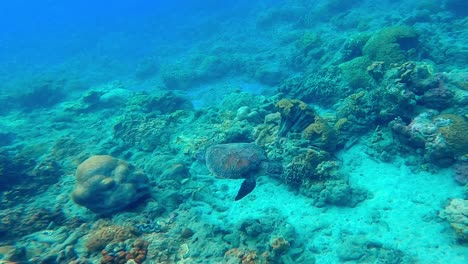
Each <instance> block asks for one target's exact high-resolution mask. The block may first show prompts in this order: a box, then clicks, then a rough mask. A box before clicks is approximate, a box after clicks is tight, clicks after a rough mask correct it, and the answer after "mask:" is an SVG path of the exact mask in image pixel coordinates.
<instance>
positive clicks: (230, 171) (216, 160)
mask: <svg viewBox="0 0 468 264" xmlns="http://www.w3.org/2000/svg"><path fill="white" fill-rule="evenodd" d="M205 162H206V166H207V167H208V170H210V172H211V173H212V174H214V175H215V176H216V177H218V178H224V179H245V180H244V181H243V182H242V185H241V187H240V189H239V191H238V193H237V196H236V198H235V200H236V201H238V200H240V199H242V198H244V197H245V196H246V195H247V194H249V193H251V192H252V191H253V189H254V188H255V186H256V181H255V178H256V176H257V174H258V172H259V171H260V170H266V171H267V172H268V171H271V170H272V168H273V167H275V169H274V170H275V171H278V167H277V165H276V164H275V166H272V163H270V162H268V160H267V157H266V155H265V152H264V151H263V149H262V148H261V147H259V146H257V145H255V144H254V143H227V144H217V145H212V146H210V147H208V148H207V149H206V152H205Z"/></svg>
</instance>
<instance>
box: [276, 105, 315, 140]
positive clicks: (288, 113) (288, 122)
mask: <svg viewBox="0 0 468 264" xmlns="http://www.w3.org/2000/svg"><path fill="white" fill-rule="evenodd" d="M276 108H277V110H278V112H279V113H280V114H281V123H280V129H279V135H280V136H282V137H284V136H286V135H287V134H288V133H301V132H302V131H303V130H304V129H305V128H306V127H307V126H308V125H309V124H311V123H313V122H314V121H315V116H316V113H315V111H314V110H313V109H312V108H311V107H310V106H308V105H307V104H306V103H304V102H302V101H300V100H291V99H281V100H280V101H278V102H277V103H276Z"/></svg>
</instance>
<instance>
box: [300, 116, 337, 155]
mask: <svg viewBox="0 0 468 264" xmlns="http://www.w3.org/2000/svg"><path fill="white" fill-rule="evenodd" d="M302 136H303V138H304V139H307V140H309V141H310V144H311V145H313V146H316V147H319V148H321V149H324V150H328V151H333V150H335V147H336V144H337V135H336V132H335V130H334V128H333V127H332V126H330V125H328V123H327V121H326V120H325V119H323V118H321V117H319V116H316V117H315V122H313V123H311V124H310V125H308V126H307V127H306V128H305V129H304V131H303V132H302Z"/></svg>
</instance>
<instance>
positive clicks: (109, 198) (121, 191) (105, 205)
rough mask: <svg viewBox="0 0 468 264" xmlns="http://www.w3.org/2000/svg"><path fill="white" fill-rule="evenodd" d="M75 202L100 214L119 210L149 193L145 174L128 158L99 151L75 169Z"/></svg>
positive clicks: (73, 193) (73, 197)
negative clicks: (130, 162)
mask: <svg viewBox="0 0 468 264" xmlns="http://www.w3.org/2000/svg"><path fill="white" fill-rule="evenodd" d="M75 177H76V184H75V189H74V190H73V192H72V195H71V196H72V199H73V201H74V202H75V203H77V204H79V205H81V206H84V207H86V208H88V209H89V210H91V211H93V212H95V213H98V214H109V213H112V212H115V211H118V210H120V209H122V208H124V207H126V206H128V205H129V204H131V203H133V202H135V201H137V200H138V199H140V198H141V197H143V196H145V195H147V194H148V191H149V189H148V178H147V177H146V175H145V174H144V173H143V172H142V171H140V170H138V169H136V168H135V167H134V166H132V165H130V164H129V163H127V162H126V161H123V160H120V159H116V158H113V157H111V156H107V155H96V156H92V157H90V158H88V159H87V160H85V161H84V162H83V163H81V164H80V165H79V166H78V168H77V170H76V175H75Z"/></svg>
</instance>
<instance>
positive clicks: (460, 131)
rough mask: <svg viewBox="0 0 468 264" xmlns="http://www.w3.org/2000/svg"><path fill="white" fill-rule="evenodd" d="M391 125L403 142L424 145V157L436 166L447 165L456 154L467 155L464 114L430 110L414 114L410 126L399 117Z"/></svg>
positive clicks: (418, 145) (416, 146)
mask: <svg viewBox="0 0 468 264" xmlns="http://www.w3.org/2000/svg"><path fill="white" fill-rule="evenodd" d="M389 125H390V127H391V128H392V130H393V132H394V133H395V134H397V135H398V136H399V138H400V140H401V141H402V142H406V143H408V144H410V146H412V147H414V148H423V149H424V155H425V158H426V159H427V160H428V161H431V162H432V163H434V164H436V165H439V166H442V167H447V166H449V165H451V164H453V163H454V162H455V158H456V157H457V156H460V155H464V154H466V153H465V151H466V149H467V148H468V139H467V138H466V136H465V131H467V129H468V123H467V122H466V120H465V119H464V117H461V116H458V115H454V114H440V115H437V112H434V111H428V112H424V113H421V114H420V115H418V116H417V117H415V118H414V119H413V120H412V121H411V123H410V124H409V125H407V126H406V124H405V123H404V122H402V121H401V120H398V119H397V120H394V121H392V122H390V124H389Z"/></svg>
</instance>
